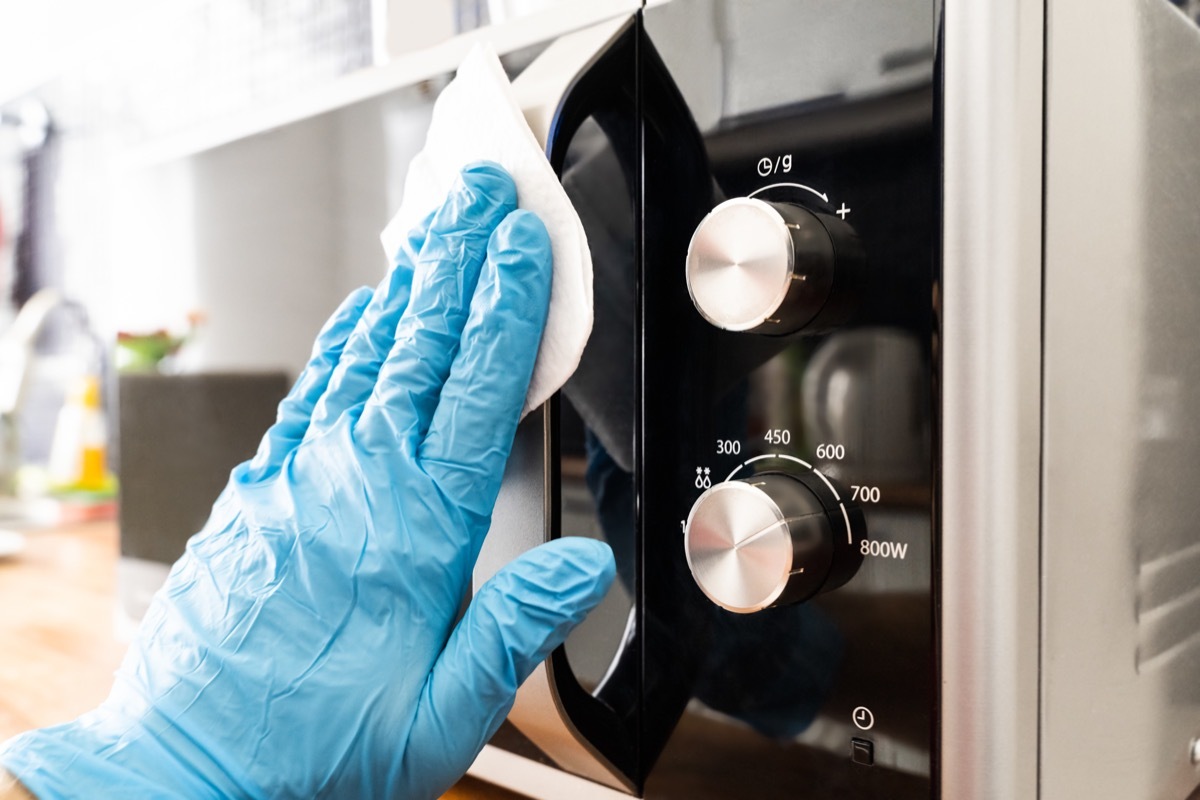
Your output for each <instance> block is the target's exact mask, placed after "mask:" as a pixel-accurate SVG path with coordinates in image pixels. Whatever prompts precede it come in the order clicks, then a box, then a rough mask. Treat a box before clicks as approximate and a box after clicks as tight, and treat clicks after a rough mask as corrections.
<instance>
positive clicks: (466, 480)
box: [419, 211, 552, 517]
mask: <svg viewBox="0 0 1200 800" xmlns="http://www.w3.org/2000/svg"><path fill="white" fill-rule="evenodd" d="M551 262H552V259H551V255H550V237H549V235H548V234H547V233H546V228H545V226H544V225H542V222H541V220H539V219H538V218H537V216H536V215H535V214H533V213H531V212H528V211H518V212H515V213H513V214H511V215H509V217H508V219H506V220H505V221H504V224H502V225H501V226H500V227H499V228H497V229H496V233H495V234H494V235H493V236H492V240H491V242H490V243H489V245H488V259H487V263H486V264H485V265H484V268H483V274H482V276H481V277H480V279H479V288H478V289H476V291H475V298H474V301H473V302H472V304H471V315H470V318H469V319H468V321H467V325H466V329H465V330H464V332H463V336H462V346H461V349H460V350H459V353H458V357H457V358H456V359H455V361H454V366H453V368H452V369H451V372H450V377H449V379H448V380H447V381H446V385H445V387H444V388H443V389H442V394H441V399H440V401H439V402H438V406H437V410H436V411H435V412H434V416H433V421H432V423H431V425H430V428H429V434H428V436H427V437H426V438H425V441H424V442H423V443H422V444H421V447H420V451H419V458H420V463H421V466H422V468H423V469H424V470H425V472H426V474H428V475H429V476H430V477H431V478H432V479H433V480H434V481H435V482H436V483H437V485H438V488H439V489H440V490H441V491H442V494H443V495H444V496H445V497H446V498H447V499H448V500H449V501H450V502H452V503H456V504H457V505H458V506H459V507H461V508H463V509H464V510H466V511H469V512H471V513H473V514H476V515H480V516H483V517H486V516H487V515H489V514H490V513H491V509H492V506H493V505H494V504H495V502H496V494H497V492H498V491H499V489H500V479H501V477H502V476H503V474H504V464H505V462H506V461H507V460H508V454H509V451H510V450H511V449H512V440H513V435H514V433H515V432H516V429H517V422H518V421H519V419H520V414H521V408H522V406H523V405H524V402H525V394H526V392H528V390H529V379H530V376H531V375H532V374H533V365H534V361H535V360H536V359H537V351H538V344H539V342H540V341H541V337H542V329H543V327H544V326H545V324H546V313H547V309H548V307H549V303H550V268H551Z"/></svg>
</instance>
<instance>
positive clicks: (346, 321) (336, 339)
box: [242, 286, 371, 481]
mask: <svg viewBox="0 0 1200 800" xmlns="http://www.w3.org/2000/svg"><path fill="white" fill-rule="evenodd" d="M370 299H371V289H370V287H367V286H364V287H362V288H359V289H355V290H354V291H353V292H351V293H350V294H349V295H348V296H347V297H346V299H345V300H343V301H342V304H341V305H340V306H338V309H337V311H334V312H333V316H331V317H330V318H329V320H328V321H327V322H326V323H325V326H324V327H323V328H321V332H320V333H318V334H317V339H316V341H315V342H314V343H313V349H312V356H311V357H310V358H309V360H308V364H307V365H305V367H304V371H303V372H301V373H300V377H299V378H297V379H296V383H295V385H294V386H292V390H291V391H290V392H288V395H287V397H285V398H283V400H282V401H281V402H280V403H279V410H278V413H277V414H276V416H275V424H273V425H272V426H271V427H270V428H268V429H267V433H266V435H265V436H263V439H262V441H261V442H260V443H259V445H258V452H257V453H255V455H254V458H253V459H251V460H250V461H249V462H247V463H246V464H245V465H244V466H243V467H242V470H243V479H244V480H251V481H255V480H262V479H263V478H267V477H269V476H271V475H273V474H274V473H276V472H278V470H279V467H280V465H282V464H283V460H284V458H286V457H287V454H288V453H290V452H292V450H293V449H295V447H296V445H298V444H300V442H301V440H302V439H303V438H304V434H305V432H306V431H307V430H308V425H309V420H310V419H311V418H312V412H313V408H314V407H315V406H316V404H317V401H318V400H320V399H321V396H322V395H323V394H325V389H326V387H328V386H329V378H330V376H331V375H332V374H333V371H334V369H335V368H336V367H337V365H338V362H339V361H340V360H341V357H342V351H343V350H344V348H345V347H346V342H347V341H348V340H349V339H350V334H351V333H352V332H353V331H354V328H355V325H357V324H358V320H359V318H361V317H362V314H363V309H365V308H366V306H367V302H368V301H369V300H370Z"/></svg>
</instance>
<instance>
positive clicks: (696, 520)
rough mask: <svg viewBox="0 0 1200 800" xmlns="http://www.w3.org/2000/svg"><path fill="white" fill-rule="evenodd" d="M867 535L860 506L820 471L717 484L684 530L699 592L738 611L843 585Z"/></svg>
mask: <svg viewBox="0 0 1200 800" xmlns="http://www.w3.org/2000/svg"><path fill="white" fill-rule="evenodd" d="M847 525H849V528H848V529H847ZM865 538H866V525H865V522H864V520H863V515H862V511H861V510H860V509H858V508H857V507H856V506H852V505H848V504H844V503H843V502H842V501H840V500H839V499H837V498H836V497H835V496H834V490H833V489H832V486H831V485H829V484H826V483H825V481H824V480H823V479H822V478H820V477H817V476H816V475H815V474H805V475H791V474H786V473H782V472H765V473H760V474H758V475H755V476H754V477H752V478H747V479H745V480H736V481H725V482H723V483H718V484H717V485H716V486H713V487H712V488H711V489H708V490H707V491H705V492H704V494H702V495H700V497H699V498H698V499H697V500H696V502H695V504H694V505H693V506H692V511H691V513H690V514H689V515H688V519H687V522H686V523H685V527H684V548H685V550H686V553H687V562H688V568H689V569H691V571H692V577H693V578H695V580H696V583H697V584H698V585H699V586H700V590H701V591H702V592H704V594H705V595H707V596H708V598H709V599H710V600H712V601H713V602H714V603H716V604H717V605H719V606H721V607H722V608H725V609H727V610H729V611H733V612H736V613H739V614H749V613H751V612H754V611H761V610H762V609H764V608H770V607H772V606H780V605H787V604H790V603H798V602H802V601H804V600H808V599H809V598H811V597H813V596H814V595H816V594H818V593H820V592H825V591H829V590H831V589H836V588H837V587H838V586H841V585H842V584H844V583H845V582H846V581H848V580H849V579H850V578H851V577H853V575H854V573H855V572H857V571H858V567H859V565H860V564H861V563H862V553H861V551H860V545H861V542H862V540H863V539H865Z"/></svg>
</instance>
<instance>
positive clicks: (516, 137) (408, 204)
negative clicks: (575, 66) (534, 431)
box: [379, 46, 592, 416]
mask: <svg viewBox="0 0 1200 800" xmlns="http://www.w3.org/2000/svg"><path fill="white" fill-rule="evenodd" d="M481 160H488V161H495V162H496V163H498V164H500V165H501V166H502V167H504V168H505V169H506V170H508V172H509V174H511V175H512V177H513V180H514V181H515V182H516V184H517V205H518V206H519V207H521V208H525V209H529V210H530V211H533V212H535V213H536V214H537V215H538V216H539V217H541V220H542V222H543V223H545V225H546V230H547V231H549V233H550V245H551V249H552V251H553V254H554V273H553V275H554V278H553V281H554V282H553V284H552V285H551V287H550V313H549V316H548V317H547V319H546V330H545V332H544V333H543V334H542V343H541V347H540V349H539V350H538V356H537V363H536V364H535V365H534V368H533V379H532V380H531V382H530V384H529V393H528V394H527V395H526V396H525V408H524V409H523V410H522V412H521V416H524V415H525V414H528V413H529V412H530V411H532V410H533V409H535V408H537V407H538V406H540V405H541V404H542V403H544V402H546V400H548V399H549V398H550V395H552V394H554V392H556V391H557V390H558V389H559V388H560V387H561V386H562V385H563V384H564V383H566V382H567V378H569V377H571V373H573V372H574V371H575V368H576V367H577V366H578V365H579V357H580V356H581V355H582V354H583V347H584V345H585V344H587V340H588V336H589V335H590V334H591V332H592V256H591V253H590V252H589V251H588V246H587V237H586V235H585V234H584V231H583V223H581V222H580V221H579V215H578V214H576V213H575V208H574V207H573V206H572V205H571V201H570V200H568V199H567V193H566V192H565V191H563V188H562V184H561V183H560V182H559V180H558V176H556V175H555V174H554V170H553V169H551V168H550V162H549V161H547V160H546V155H545V153H544V152H543V150H542V148H541V146H540V145H539V144H538V142H537V139H536V138H535V137H534V135H533V131H531V130H530V129H529V126H528V125H527V124H526V123H525V117H524V116H523V115H522V113H521V109H520V107H519V106H518V105H517V101H516V98H515V96H514V95H513V90H512V84H510V83H509V82H508V77H507V76H506V75H505V74H504V68H503V67H501V66H500V59H499V58H497V57H496V52H495V51H494V50H493V49H492V48H491V47H490V46H489V47H485V46H476V47H475V49H474V50H472V51H471V53H470V54H469V55H468V56H467V57H466V59H465V60H464V61H463V63H462V66H460V67H459V68H458V74H457V75H456V76H455V78H454V80H453V81H451V82H450V85H448V86H447V87H446V88H445V89H443V90H442V93H441V95H440V96H439V97H438V100H437V103H436V104H435V105H434V107H433V120H432V122H430V124H429V133H428V134H427V135H426V137H425V148H424V149H423V150H422V151H421V152H420V153H418V154H417V156H416V158H414V159H413V161H412V164H411V165H410V166H409V168H408V178H407V179H406V180H405V182H404V198H403V200H402V201H401V204H400V210H399V211H397V212H396V215H395V216H394V217H392V220H391V222H389V223H388V224H387V227H386V228H384V229H383V233H381V234H380V237H379V238H380V239H381V240H382V241H383V248H384V250H385V251H386V253H387V256H388V258H389V259H390V258H391V257H392V256H393V255H394V254H395V253H396V251H397V250H399V248H400V243H401V242H402V241H403V240H404V237H405V235H406V234H407V233H408V231H410V230H411V229H412V228H413V227H414V226H415V225H417V223H419V222H420V221H421V220H422V219H424V218H425V216H426V215H427V214H428V213H429V212H430V211H432V210H433V209H435V208H437V207H438V206H439V205H441V203H442V201H443V200H444V199H445V198H446V194H447V193H448V192H449V191H450V188H451V187H452V186H453V185H454V180H455V178H456V177H457V176H458V174H459V172H460V171H461V170H462V168H463V167H465V166H466V165H467V164H470V163H471V162H473V161H481Z"/></svg>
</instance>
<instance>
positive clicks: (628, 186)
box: [511, 0, 939, 800]
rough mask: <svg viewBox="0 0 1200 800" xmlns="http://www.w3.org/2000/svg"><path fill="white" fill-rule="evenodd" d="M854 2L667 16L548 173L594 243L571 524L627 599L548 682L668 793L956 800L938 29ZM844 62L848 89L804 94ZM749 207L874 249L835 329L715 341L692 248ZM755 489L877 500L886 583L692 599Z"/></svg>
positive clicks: (567, 498) (869, 511)
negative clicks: (946, 748) (939, 428)
mask: <svg viewBox="0 0 1200 800" xmlns="http://www.w3.org/2000/svg"><path fill="white" fill-rule="evenodd" d="M838 8H839V10H838V11H837V12H836V13H832V12H830V11H829V9H828V8H827V7H826V6H823V5H818V4H815V3H813V4H807V3H802V4H795V3H783V2H757V3H749V2H704V1H703V0H675V2H673V3H671V4H668V5H667V6H664V7H662V8H657V9H650V10H648V11H647V12H646V18H645V24H644V27H642V28H634V29H632V30H631V31H630V33H629V36H627V37H625V38H624V39H623V40H622V41H621V42H620V43H619V45H618V48H616V49H615V50H614V52H615V53H617V54H619V57H617V58H610V60H609V62H608V64H607V66H606V67H605V69H604V70H603V71H601V72H595V73H593V74H592V75H591V76H590V78H589V80H588V81H587V85H586V86H580V87H577V88H580V89H582V90H584V91H583V93H582V94H577V95H575V98H574V100H573V101H572V102H573V103H575V104H576V105H575V106H573V107H572V108H571V109H569V113H567V114H565V115H564V119H567V120H570V121H571V129H570V132H569V134H566V135H564V138H563V139H562V141H561V142H560V144H559V145H558V147H559V148H560V151H561V155H560V156H559V160H557V161H556V159H555V157H554V155H553V154H552V162H555V163H556V166H559V167H560V168H561V170H562V173H561V174H562V175H563V176H564V184H565V185H566V186H567V189H568V193H569V194H570V196H571V198H572V200H573V202H574V203H575V204H576V206H577V208H578V209H579V210H580V213H581V217H582V218H583V221H584V225H585V228H586V229H587V233H588V239H589V245H590V247H591V249H592V253H593V259H594V270H595V281H596V289H595V292H596V325H595V329H594V332H593V338H592V340H591V342H590V343H589V346H588V353H586V354H585V357H584V363H583V365H582V366H581V369H580V372H579V373H578V374H577V375H576V377H575V378H574V379H573V380H572V382H571V384H569V385H568V386H567V387H566V389H565V390H564V392H563V393H562V395H561V396H560V397H559V398H558V399H557V400H556V404H555V405H554V406H552V408H551V415H552V425H551V430H552V440H553V441H552V445H553V448H554V450H553V452H554V453H556V454H557V458H556V459H555V462H554V464H553V465H552V469H551V471H550V473H551V474H550V479H551V484H552V485H551V501H550V512H551V520H550V529H551V534H552V535H562V534H564V533H565V534H578V533H585V531H584V530H580V529H579V528H586V529H587V531H586V532H587V533H589V534H590V535H595V536H602V537H603V538H605V539H606V540H608V541H609V543H610V544H611V545H612V546H613V550H614V553H615V554H616V556H617V559H618V570H619V575H620V583H621V588H620V590H619V593H620V594H621V597H622V599H621V601H620V603H618V604H617V606H615V607H614V608H613V609H610V612H611V613H609V614H607V616H604V615H601V616H602V617H603V619H601V620H600V621H598V622H597V621H593V623H590V627H585V628H581V629H580V631H578V632H577V634H576V635H575V636H573V637H572V639H571V640H569V641H568V643H567V646H566V647H565V648H564V649H561V650H560V651H558V652H557V653H555V654H554V656H553V657H552V660H551V669H552V674H553V676H554V680H555V682H556V686H557V688H558V690H559V695H560V700H561V701H562V704H563V708H564V710H565V711H566V713H567V714H568V715H569V716H570V717H571V719H572V721H573V722H574V723H575V724H576V727H577V728H578V729H579V730H580V731H581V732H582V733H584V735H585V736H586V737H587V738H588V739H589V741H591V742H592V743H593V745H594V746H595V747H596V748H597V749H598V750H599V751H600V752H601V753H603V754H604V755H605V756H606V757H607V758H608V759H609V760H610V761H611V762H613V763H614V764H616V765H618V766H619V768H620V769H622V770H623V771H624V772H625V774H626V775H627V776H628V777H629V778H631V779H632V780H633V782H634V783H635V784H638V785H641V786H642V788H643V789H644V793H645V795H646V796H647V797H653V798H664V799H665V798H675V797H679V798H684V797H686V798H733V797H755V798H785V797H786V798H794V797H809V798H834V797H853V798H868V799H869V798H889V799H890V800H905V799H906V798H929V797H931V796H932V794H933V785H932V782H931V778H930V775H931V772H932V768H931V754H932V752H933V746H932V742H933V725H934V721H935V720H936V708H935V706H934V698H935V693H934V685H935V675H934V664H935V663H936V659H935V653H934V633H933V607H932V582H933V575H934V565H935V561H934V548H933V545H932V542H933V534H934V531H933V525H934V522H933V520H934V508H933V503H934V492H933V480H934V472H935V471H934V469H933V457H934V456H933V454H934V453H936V450H937V448H936V446H935V441H934V431H935V426H934V421H933V420H934V415H933V402H934V400H933V397H934V392H933V387H934V378H933V376H934V375H935V374H936V363H935V358H936V353H935V350H934V347H933V342H934V331H935V319H934V302H935V285H936V275H937V262H936V240H937V234H938V226H939V222H938V213H937V206H936V187H937V180H938V167H937V165H938V160H937V152H936V140H935V129H934V106H933V88H932V87H933V85H934V75H933V67H932V41H933V26H934V18H933V17H934V9H933V6H932V3H931V2H928V0H906V2H904V3H900V4H898V5H897V6H895V7H888V8H887V9H885V10H877V7H876V6H875V5H874V4H868V3H862V2H849V3H846V4H843V5H841V6H839V7H838ZM889 14H890V15H892V16H896V15H897V14H900V15H903V16H902V17H899V19H902V21H903V22H904V24H902V25H898V24H892V23H889V21H888V20H887V19H881V17H886V16H887V15H889ZM893 22H894V21H893ZM857 31H862V35H861V36H859V35H856V32H857ZM893 33H894V35H893ZM822 57H828V58H829V59H830V60H831V61H832V62H836V63H837V64H838V65H841V66H840V67H839V69H841V70H842V73H844V74H841V73H839V74H841V78H839V77H838V74H834V73H837V70H833V71H832V72H831V75H832V77H830V76H826V77H825V78H821V79H817V78H812V79H811V80H802V79H801V77H800V76H801V75H802V72H800V71H799V70H800V69H801V68H802V67H803V66H804V65H805V64H810V65H815V64H819V63H820V59H821V58H822ZM805 59H808V60H807V61H806V60H805ZM614 65H619V66H614ZM859 65H866V67H865V68H863V69H859ZM855 70H858V72H856V71H855ZM810 71H814V70H810ZM601 74H603V75H604V78H603V79H600V78H599V77H598V76H600V75H601ZM843 78H844V80H843ZM839 81H841V82H840V83H839ZM827 86H833V87H835V88H836V87H838V86H840V87H841V88H840V89H837V90H831V91H825V90H824V87H827ZM681 87H682V88H681ZM585 120H586V121H585ZM630 120H636V121H637V122H638V124H635V125H630V124H628V123H629V121H630ZM560 133H562V131H560ZM751 194H754V195H755V196H758V197H761V198H762V199H765V200H769V201H773V202H782V203H792V204H797V205H800V206H802V207H804V208H806V209H808V210H809V211H811V212H812V213H814V214H817V215H820V218H821V219H823V220H828V221H829V224H830V225H832V226H834V227H837V228H839V237H840V238H841V239H842V240H843V241H847V242H849V241H853V242H854V243H855V244H856V246H858V247H860V248H861V258H860V257H859V256H858V255H856V256H855V257H854V258H846V259H844V262H843V267H844V269H843V270H842V272H841V273H840V275H841V277H840V279H839V278H838V277H837V273H835V291H834V295H833V296H832V297H831V299H830V306H829V308H828V310H827V311H822V313H821V315H820V317H821V318H822V319H824V320H827V321H828V323H827V324H826V323H823V324H821V325H817V326H815V330H816V331H818V333H816V334H815V335H814V334H813V333H808V332H801V333H799V334H795V335H789V336H782V337H780V336H763V335H757V334H747V333H729V332H724V331H719V330H717V329H715V328H714V327H712V326H711V325H709V324H708V323H707V322H705V321H704V319H703V318H702V317H701V316H700V314H699V313H698V312H697V311H696V310H695V308H694V307H693V306H692V304H691V301H690V299H689V296H688V292H687V288H686V285H685V277H684V262H685V255H686V252H687V247H688V242H689V239H690V237H691V234H692V231H693V230H694V229H695V227H696V225H697V224H698V223H699V222H700V220H701V219H702V218H703V217H704V215H705V214H707V213H708V212H709V211H710V210H711V209H712V208H713V207H714V206H715V205H716V204H718V203H719V202H721V201H722V200H724V199H727V198H730V197H737V196H747V195H751ZM751 459H757V460H753V461H750V460H751ZM747 461H750V463H746V462H747ZM759 470H762V471H768V470H771V471H785V472H789V473H791V474H794V475H797V476H798V477H801V478H802V479H804V480H809V481H811V480H820V476H821V475H824V476H826V477H828V478H830V479H831V482H832V483H833V484H834V485H836V486H840V487H844V489H845V490H847V491H849V492H850V493H852V494H854V493H858V494H859V495H860V500H859V503H858V504H859V506H860V507H861V508H862V513H863V514H864V516H865V520H866V529H867V540H866V541H865V542H863V543H862V544H861V547H863V548H865V549H864V551H863V563H862V566H861V568H859V569H858V571H857V573H856V574H854V576H853V577H852V578H850V579H849V581H848V582H847V583H846V584H845V585H844V586H842V587H841V588H838V589H836V590H834V591H832V592H830V593H828V594H823V595H820V596H819V597H817V598H815V599H813V600H811V601H809V602H805V603H798V604H793V605H789V606H785V607H781V608H773V609H768V610H765V611H762V612H758V613H753V614H733V613H730V612H727V611H725V610H723V609H721V608H720V607H718V606H716V605H715V604H713V603H712V602H710V601H709V600H708V599H707V598H706V597H704V595H703V594H702V593H701V592H700V591H699V589H698V587H697V585H696V583H695V581H694V580H693V579H692V576H691V574H690V572H689V571H688V567H687V563H686V559H685V554H684V549H683V534H682V530H681V525H682V522H683V520H685V519H686V518H687V516H688V512H689V510H690V508H691V505H692V503H693V502H694V501H695V499H696V498H697V497H698V496H699V495H700V494H701V492H702V491H704V489H705V488H707V487H709V486H711V485H712V484H713V483H714V482H717V481H721V480H725V479H727V478H728V477H734V478H737V477H747V476H749V475H752V474H754V473H755V472H756V471H759ZM818 473H820V474H819V475H818ZM589 503H590V508H589ZM834 510H835V509H833V508H832V507H831V508H830V511H831V513H832V512H834ZM568 526H570V527H572V528H575V529H567V527H568ZM610 602H611V601H610ZM867 721H869V722H870V724H869V725H867V724H866V723H867ZM856 722H858V723H861V724H856ZM863 727H866V730H863V729H862V728H863ZM855 737H857V738H858V739H860V740H864V741H869V742H870V747H871V750H872V761H873V765H872V766H865V765H864V764H862V763H855V761H854V759H853V758H852V757H851V755H852V752H853V751H852V739H853V738H855ZM511 746H512V747H514V748H516V749H518V750H520V749H521V745H520V744H519V743H517V744H513V745H511ZM860 749H861V747H860ZM525 752H528V748H527V747H526V748H525ZM860 761H861V759H860Z"/></svg>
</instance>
